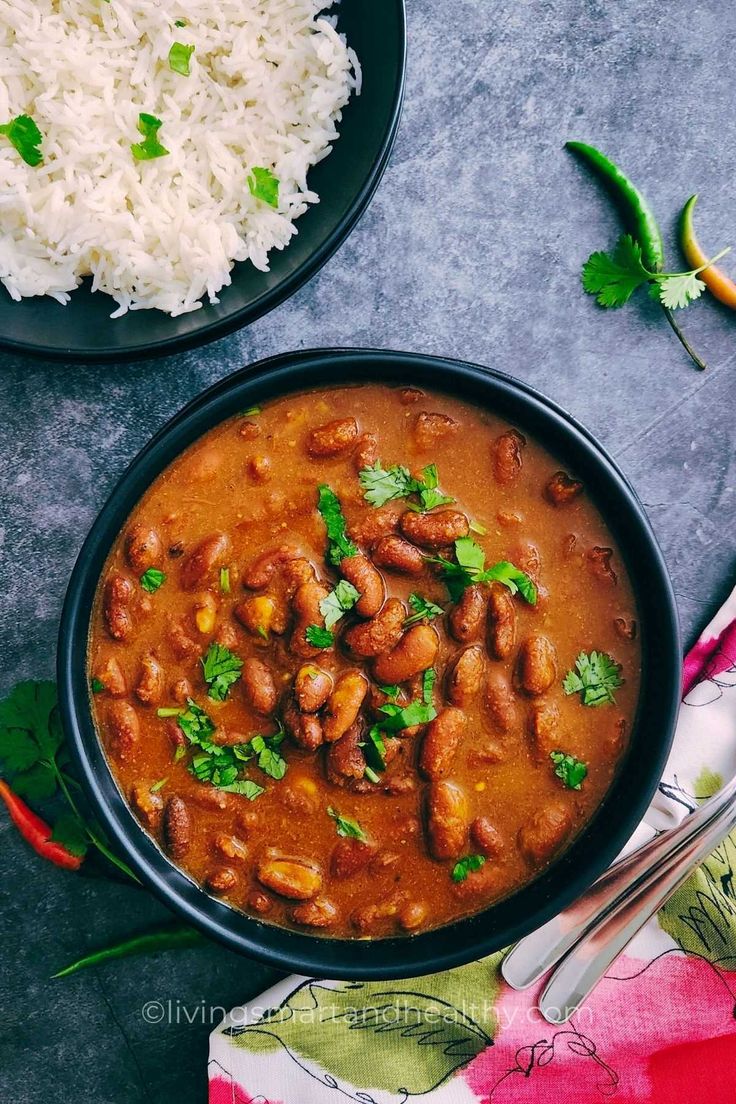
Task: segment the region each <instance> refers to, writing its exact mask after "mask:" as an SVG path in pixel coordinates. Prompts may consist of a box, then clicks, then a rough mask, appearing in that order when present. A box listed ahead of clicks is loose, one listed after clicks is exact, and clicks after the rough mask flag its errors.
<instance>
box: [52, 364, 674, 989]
mask: <svg viewBox="0 0 736 1104" xmlns="http://www.w3.org/2000/svg"><path fill="white" fill-rule="evenodd" d="M361 380H383V381H386V382H390V383H394V384H397V383H406V384H418V385H420V386H426V387H431V388H435V389H437V390H440V391H447V392H450V393H452V394H454V395H459V396H461V397H462V398H464V399H466V400H469V401H470V402H474V403H477V404H478V405H480V406H486V407H488V408H489V409H491V410H492V411H493V412H494V413H496V414H499V415H500V416H501V417H503V418H506V419H508V420H509V421H510V422H512V423H513V424H514V425H518V426H519V427H520V428H521V429H523V430H524V431H528V432H529V433H530V434H531V436H533V437H535V438H537V439H538V440H539V441H541V442H542V443H543V444H545V445H546V446H547V447H548V448H549V449H550V450H551V451H552V452H553V454H554V455H555V456H556V457H558V458H559V459H560V460H561V461H562V463H563V464H564V465H565V467H569V468H570V469H571V470H572V471H574V472H575V473H576V474H577V475H578V476H580V477H581V478H582V479H583V480H584V481H585V483H586V485H587V487H588V488H589V489H590V490H591V493H592V495H593V498H594V500H595V502H596V504H597V506H598V508H599V509H600V510H601V512H602V514H603V516H604V517H605V519H606V520H607V522H608V524H609V525H610V527H611V530H612V532H613V534H614V536H615V538H616V541H617V543H618V546H619V548H620V550H621V552H622V555H623V558H624V560H625V562H626V565H627V568H628V571H629V574H630V576H631V579H632V582H633V585H634V590H635V593H636V599H637V603H638V606H639V616H640V624H641V643H642V650H643V671H642V685H641V697H640V701H639V706H638V711H637V717H636V722H635V725H634V728H633V731H632V736H631V742H630V747H629V750H628V753H627V755H626V758H625V760H624V762H623V764H622V766H621V769H620V771H619V773H618V775H617V777H616V779H615V781H614V783H613V786H612V787H611V789H610V791H609V792H608V794H607V795H606V797H605V799H604V801H603V803H602V804H601V806H600V807H599V809H598V810H597V812H596V814H595V816H594V817H593V819H592V820H591V821H590V823H589V824H588V825H587V827H586V828H585V829H584V830H583V831H582V832H581V833H580V835H579V836H578V837H577V838H576V839H575V840H574V842H573V844H572V845H571V846H570V847H569V848H568V850H567V851H565V852H564V854H563V855H562V856H561V857H560V858H559V859H557V860H556V861H554V862H553V863H552V865H551V866H550V867H549V868H548V869H547V870H545V871H544V872H543V873H542V874H541V875H540V876H539V877H537V878H536V879H535V880H534V881H533V882H531V883H530V884H529V885H527V886H525V887H524V888H522V889H520V890H519V891H518V892H516V893H514V894H513V895H511V896H510V897H508V898H507V899H505V900H503V901H501V902H499V903H498V904H495V905H492V906H491V907H490V908H487V909H485V910H484V911H482V912H480V913H478V914H476V915H475V916H472V917H469V918H467V919H464V920H459V921H457V922H455V923H453V924H450V925H448V926H446V927H443V928H439V929H437V930H435V931H430V932H426V933H424V934H420V935H415V936H412V937H404V938H390V939H381V940H376V941H372V942H371V941H362V940H344V939H325V938H320V937H317V936H314V935H307V934H302V933H299V932H292V931H287V930H285V929H284V928H277V927H275V926H272V925H269V924H265V923H263V922H261V921H258V920H255V919H253V918H251V917H248V916H246V915H244V914H243V913H240V912H237V911H236V910H235V909H232V908H230V907H228V906H227V905H225V904H223V903H222V902H221V901H217V900H215V899H214V898H212V897H209V896H207V894H206V893H205V892H204V891H203V890H202V889H200V888H199V886H197V885H196V884H195V883H194V882H193V881H191V880H190V879H189V878H188V877H187V876H186V875H185V874H183V873H182V872H181V871H179V870H178V869H177V868H176V867H175V866H173V865H172V863H171V862H170V861H169V860H168V859H167V858H166V856H165V855H164V854H163V852H162V851H161V850H160V849H159V848H158V846H157V845H156V844H155V843H154V842H153V840H152V839H151V838H150V837H149V836H148V835H146V833H145V832H144V831H143V829H142V828H141V827H140V825H139V824H138V822H137V821H136V819H135V817H134V816H133V814H132V813H131V812H130V810H129V809H128V807H127V805H126V803H125V801H124V800H123V798H122V797H121V795H120V792H119V790H118V788H117V786H116V784H115V781H114V779H113V776H112V774H111V772H110V769H109V767H108V765H107V761H106V759H105V755H104V753H103V750H102V747H101V745H100V742H99V739H98V737H97V733H96V731H95V727H94V724H93V722H92V716H91V712H90V701H89V689H88V680H87V674H86V658H87V639H88V630H89V622H90V613H91V609H92V602H93V598H94V593H95V587H96V585H97V580H98V578H99V576H100V573H101V571H102V568H103V566H104V563H105V560H106V557H107V555H108V552H109V550H110V547H111V545H112V544H113V542H114V540H115V538H116V537H117V535H118V533H119V531H120V530H121V528H122V527H123V525H124V524H125V521H126V518H127V517H128V515H129V514H130V512H131V511H132V509H133V507H134V506H135V505H136V503H137V502H138V500H139V499H140V497H141V495H142V494H143V493H144V492H145V491H146V489H147V488H148V486H149V485H150V484H151V482H152V481H153V480H154V479H155V478H156V477H157V476H158V475H159V473H160V472H161V471H162V470H163V469H164V468H165V467H166V466H167V465H168V464H169V463H171V461H172V460H174V459H175V457H176V456H178V454H179V453H180V452H181V451H182V450H183V449H185V448H186V447H187V446H188V445H190V444H191V443H192V442H193V441H195V440H196V439H197V438H198V437H200V436H201V435H202V434H203V433H205V432H206V431H207V430H208V429H210V428H211V427H212V426H215V425H217V424H218V423H220V422H221V421H223V420H224V419H226V418H228V417H230V416H232V415H233V414H235V413H236V412H237V411H239V410H243V409H245V408H247V407H248V406H251V405H252V404H254V403H259V402H263V401H266V400H268V399H271V398H274V397H275V396H278V395H282V394H284V393H288V392H292V391H300V390H304V389H308V388H311V387H316V386H319V385H325V384H326V385H342V384H344V383H346V382H351V381H355V382H359V381H361ZM680 668H681V654H680V646H679V640H678V626H677V614H676V609H675V602H674V596H673V593H672V587H671V585H670V582H669V579H668V576H667V572H666V569H665V566H664V563H663V561H662V556H661V553H660V551H659V548H658V547H657V544H656V541H655V539H654V535H653V533H652V530H651V528H650V526H649V522H648V521H647V518H646V516H645V514H644V511H643V509H642V506H641V504H640V502H639V500H638V498H637V497H636V494H635V493H634V491H633V490H632V488H631V486H630V485H629V484H628V483H627V481H626V479H625V478H624V476H623V475H622V474H621V472H620V471H619V470H618V468H617V467H616V465H615V464H614V463H613V461H612V460H611V459H610V458H609V457H608V456H607V455H606V453H605V452H604V451H603V449H602V448H601V447H600V445H598V444H597V443H596V441H595V440H594V439H593V438H592V437H591V436H590V434H589V433H587V432H586V430H584V429H583V428H582V427H581V426H580V425H578V424H577V423H576V422H575V421H573V419H572V418H571V417H570V416H569V415H568V414H566V413H565V412H564V411H563V410H561V409H560V408H559V407H557V406H555V405H554V404H553V403H551V402H550V401H549V400H548V399H545V398H543V397H542V396H541V395H539V394H537V393H536V392H535V391H533V390H532V389H531V388H529V387H527V386H526V385H525V384H521V383H518V382H517V381H515V380H512V379H510V378H509V377H508V376H504V375H501V374H500V373H498V372H490V371H488V370H487V369H483V368H479V367H476V366H473V365H468V364H461V363H459V362H457V361H450V360H441V359H439V358H435V357H424V356H418V355H414V354H410V353H391V352H379V351H372V350H362V351H361V350H333V351H327V352H324V351H322V352H319V351H309V352H301V353H293V354H287V355H285V356H279V357H273V358H271V359H269V360H265V361H262V362H261V363H260V364H257V365H255V366H253V367H252V368H244V369H242V370H241V371H239V372H236V373H235V374H234V375H232V376H229V377H228V378H227V379H225V380H223V381H222V382H220V383H217V384H216V385H215V386H214V387H211V388H210V389H209V390H208V391H206V392H205V393H204V394H203V395H201V396H200V397H199V398H197V399H194V401H193V402H191V403H190V404H189V405H188V406H186V407H185V408H184V410H182V411H181V413H179V414H177V415H176V416H175V417H174V418H173V419H172V420H171V421H170V422H169V423H168V425H167V426H165V428H164V429H162V430H161V431H160V432H159V433H158V434H157V435H156V436H155V437H154V438H153V440H152V441H151V442H150V443H149V444H148V445H147V446H146V447H145V448H144V449H143V450H142V452H140V453H139V455H138V457H137V458H136V459H135V460H134V461H133V463H132V464H131V465H130V467H129V468H128V470H127V471H126V472H125V474H124V475H123V477H122V479H121V480H120V482H119V483H118V485H117V487H116V488H115V490H114V491H113V493H112V495H111V496H110V498H109V499H108V501H107V503H106V505H105V506H104V508H103V509H102V511H101V513H100V515H99V517H98V518H97V521H96V522H95V524H94V525H93V527H92V531H91V533H90V535H89V537H88V538H87V540H86V541H85V544H84V547H83V548H82V551H81V553H80V555H79V559H78V561H77V564H76V567H75V568H74V572H73V574H72V578H71V581H70V583H69V590H68V593H67V597H66V602H65V605H64V611H63V615H62V620H61V630H60V636H59V658H58V680H59V695H60V706H61V715H62V721H63V724H64V728H65V731H66V733H67V736H68V738H69V741H70V743H71V747H72V750H73V754H74V758H75V760H76V765H77V767H78V769H79V771H80V774H81V778H82V780H83V782H84V783H85V786H86V789H87V792H88V794H89V797H90V799H91V801H92V806H93V808H94V810H95V812H96V813H97V815H98V817H99V819H100V821H101V822H102V824H103V825H104V827H105V829H106V831H107V833H108V835H109V836H110V839H111V841H112V843H113V846H114V847H115V848H116V849H117V850H118V852H119V853H120V854H121V855H123V856H124V857H125V859H126V860H127V861H128V862H129V863H130V865H131V866H132V867H133V869H134V870H135V871H136V872H137V873H138V875H139V876H140V878H141V880H142V881H143V882H144V883H145V884H146V885H148V886H150V887H151V889H152V890H153V891H154V892H155V893H156V894H158V896H159V897H161V898H162V900H163V901H164V902H165V903H166V904H167V905H169V906H170V907H171V908H172V909H173V910H174V911H175V912H177V913H179V914H180V916H182V917H183V918H184V919H186V920H188V921H190V922H191V923H192V924H194V925H195V926H196V927H198V928H200V929H201V930H202V931H203V932H205V933H206V934H207V935H210V936H212V937H213V938H215V939H219V940H221V941H222V942H223V943H225V944H226V945H227V946H229V947H231V948H232V949H234V950H238V951H241V952H244V953H245V954H248V955H251V956H253V957H254V958H258V959H261V960H262V961H264V962H267V963H269V964H270V965H272V966H277V967H279V968H280V969H282V970H295V971H297V972H298V973H301V974H309V975H315V976H320V977H331V978H376V979H378V978H392V977H408V976H415V975H419V974H425V973H430V972H434V971H437V970H442V969H447V968H448V967H451V966H457V965H459V964H461V963H465V962H469V961H471V960H472V959H477V958H479V957H480V956H482V955H485V954H490V953H491V952H493V951H497V950H499V949H501V948H502V947H505V946H508V944H510V943H513V942H514V941H515V940H517V939H519V938H520V937H521V936H523V935H525V934H526V933H528V932H530V931H532V930H533V929H534V928H537V927H539V926H540V925H541V924H543V923H544V922H545V921H546V920H548V919H549V918H550V917H551V916H553V915H554V914H555V913H557V912H559V910H560V909H562V908H564V906H566V905H568V904H569V903H570V902H571V901H572V900H574V899H575V898H576V897H577V896H579V894H580V893H582V892H583V890H585V889H586V887H587V886H589V885H590V884H591V882H592V881H593V880H594V879H595V878H596V877H597V876H598V875H599V874H600V873H601V872H602V871H603V870H604V869H605V867H606V866H608V865H609V863H610V862H611V861H612V859H613V858H614V857H615V855H616V854H617V852H618V851H619V850H620V849H621V847H622V846H623V845H624V843H625V842H626V840H627V839H628V838H629V836H630V835H631V833H632V832H633V830H634V828H635V827H636V825H637V824H638V822H639V821H640V819H641V817H642V816H643V814H644V812H645V810H646V808H647V805H648V804H649V801H650V800H651V797H652V795H653V793H654V791H655V789H656V786H657V783H658V782H659V779H660V776H661V773H662V769H663V767H664V763H665V760H666V757H667V753H668V750H669V746H670V743H671V740H672V734H673V730H674V722H675V717H676V714H677V708H678V704H679V696H680V693H679V692H680Z"/></svg>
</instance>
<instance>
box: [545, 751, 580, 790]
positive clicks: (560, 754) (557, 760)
mask: <svg viewBox="0 0 736 1104" xmlns="http://www.w3.org/2000/svg"><path fill="white" fill-rule="evenodd" d="M549 757H550V759H551V760H552V762H553V763H554V765H555V774H556V775H557V777H558V778H559V779H561V780H562V781H563V782H564V783H565V785H566V786H567V787H568V789H570V790H579V789H580V787H581V786H582V784H583V780H584V779H585V778H586V776H587V774H588V768H587V766H586V765H585V763H583V762H581V760H580V759H576V758H575V756H574V755H566V754H565V752H564V751H551V752H550V753H549Z"/></svg>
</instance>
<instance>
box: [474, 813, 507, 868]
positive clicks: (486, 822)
mask: <svg viewBox="0 0 736 1104" xmlns="http://www.w3.org/2000/svg"><path fill="white" fill-rule="evenodd" d="M470 841H471V843H472V844H473V846H474V847H477V848H478V850H479V851H480V853H481V854H482V855H485V856H486V858H487V859H497V858H499V857H500V856H501V855H502V854H503V851H504V843H503V839H502V837H501V833H500V832H499V831H498V829H497V828H496V827H494V824H493V822H492V820H491V819H490V817H487V816H479V817H476V818H475V820H474V821H473V822H472V823H471V825H470Z"/></svg>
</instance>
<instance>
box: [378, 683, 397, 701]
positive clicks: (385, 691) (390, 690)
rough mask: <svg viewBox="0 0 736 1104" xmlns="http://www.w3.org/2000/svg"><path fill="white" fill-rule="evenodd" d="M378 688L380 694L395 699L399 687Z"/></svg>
mask: <svg viewBox="0 0 736 1104" xmlns="http://www.w3.org/2000/svg"><path fill="white" fill-rule="evenodd" d="M378 689H379V690H380V691H381V693H382V694H385V695H386V697H387V698H390V699H391V700H392V701H396V699H397V698H398V696H399V691H400V689H401V688H400V687H399V686H379V687H378Z"/></svg>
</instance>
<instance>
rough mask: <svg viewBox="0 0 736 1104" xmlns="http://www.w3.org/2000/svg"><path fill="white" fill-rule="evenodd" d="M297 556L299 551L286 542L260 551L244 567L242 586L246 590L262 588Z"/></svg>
mask: <svg viewBox="0 0 736 1104" xmlns="http://www.w3.org/2000/svg"><path fill="white" fill-rule="evenodd" d="M299 557H301V553H300V552H299V551H298V549H296V548H293V547H292V546H291V545H288V544H281V545H279V546H278V548H270V549H268V550H267V551H266V552H261V554H260V556H256V558H255V560H253V562H252V563H251V564H249V565H248V567H247V568H246V569H245V572H244V574H243V578H242V583H243V586H244V587H245V588H246V589H247V590H264V589H265V588H266V587H267V586H268V584H269V583H270V582H272V580H273V577H274V575H276V574H277V572H279V571H281V569H282V568H283V566H284V565H285V564H287V563H288V562H289V561H290V560H295V559H297V558H299Z"/></svg>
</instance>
